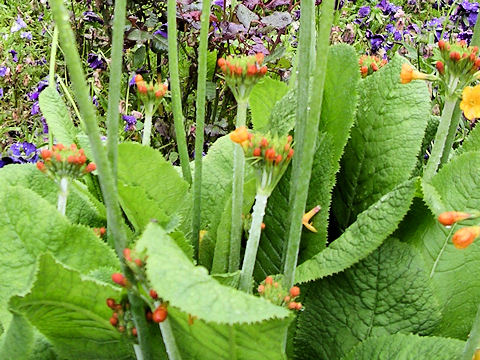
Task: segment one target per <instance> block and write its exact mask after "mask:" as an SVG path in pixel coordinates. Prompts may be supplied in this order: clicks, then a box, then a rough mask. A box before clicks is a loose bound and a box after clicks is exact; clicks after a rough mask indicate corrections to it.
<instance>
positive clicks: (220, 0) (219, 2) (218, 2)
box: [213, 0, 224, 9]
mask: <svg viewBox="0 0 480 360" xmlns="http://www.w3.org/2000/svg"><path fill="white" fill-rule="evenodd" d="M223 4H224V0H214V1H213V5H217V6H220V7H221V8H222V9H223Z"/></svg>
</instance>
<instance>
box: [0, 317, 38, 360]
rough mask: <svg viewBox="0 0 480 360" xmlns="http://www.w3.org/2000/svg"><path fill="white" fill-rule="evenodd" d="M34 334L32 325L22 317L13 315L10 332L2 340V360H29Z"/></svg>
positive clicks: (0, 340)
mask: <svg viewBox="0 0 480 360" xmlns="http://www.w3.org/2000/svg"><path fill="white" fill-rule="evenodd" d="M33 333H34V331H33V327H32V325H30V323H29V322H28V321H27V320H26V319H25V318H24V317H23V316H22V315H20V314H16V315H13V318H12V321H11V322H10V327H9V328H8V331H7V332H6V333H5V335H3V336H2V337H1V338H0V359H28V357H29V355H30V354H31V352H32V349H33V341H34V339H33Z"/></svg>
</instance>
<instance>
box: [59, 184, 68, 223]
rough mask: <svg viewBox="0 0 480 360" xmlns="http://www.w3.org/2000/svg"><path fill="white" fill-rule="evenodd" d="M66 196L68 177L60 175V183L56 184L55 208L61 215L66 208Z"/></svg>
mask: <svg viewBox="0 0 480 360" xmlns="http://www.w3.org/2000/svg"><path fill="white" fill-rule="evenodd" d="M67 197H68V178H66V177H62V178H61V179H60V184H58V202H57V210H58V211H59V212H60V214H62V215H65V209H66V208H67Z"/></svg>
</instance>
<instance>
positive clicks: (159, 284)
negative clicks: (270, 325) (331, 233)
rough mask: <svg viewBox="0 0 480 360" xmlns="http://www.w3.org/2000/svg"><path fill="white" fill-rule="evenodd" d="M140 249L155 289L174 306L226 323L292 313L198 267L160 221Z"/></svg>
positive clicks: (150, 229) (147, 233) (149, 231)
mask: <svg viewBox="0 0 480 360" xmlns="http://www.w3.org/2000/svg"><path fill="white" fill-rule="evenodd" d="M136 249H137V251H138V252H139V253H142V252H143V251H146V254H147V255H148V261H147V265H146V274H147V277H148V279H149V281H150V283H151V286H152V288H153V289H155V291H157V293H158V295H159V296H160V297H161V298H163V299H164V300H165V301H169V302H170V304H171V305H172V306H174V307H176V308H179V309H180V310H181V311H183V312H186V313H188V314H191V315H192V316H197V317H198V318H199V319H203V320H206V321H209V322H216V323H223V324H238V323H251V322H256V321H262V320H266V319H271V318H286V317H288V316H289V312H288V310H286V309H285V308H282V307H279V306H275V305H273V304H271V303H269V302H268V301H266V300H264V299H261V298H259V297H255V296H252V295H249V294H247V293H244V292H242V291H239V290H236V289H233V288H231V287H228V286H224V285H221V284H220V283H218V282H217V281H216V280H214V279H213V278H212V277H210V276H209V275H208V271H207V270H206V269H205V268H204V267H199V266H194V265H193V264H192V262H191V261H190V260H189V259H188V258H187V257H186V256H185V254H184V253H183V251H182V250H181V249H180V248H179V247H178V245H177V244H176V243H175V241H174V240H173V239H172V238H170V236H168V234H167V233H166V232H165V231H164V230H163V229H162V228H161V227H159V226H158V225H156V224H150V225H149V226H148V227H147V229H146V230H145V232H144V234H143V235H142V237H141V238H140V240H139V241H138V242H137V245H136Z"/></svg>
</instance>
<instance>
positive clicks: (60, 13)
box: [50, 0, 154, 360]
mask: <svg viewBox="0 0 480 360" xmlns="http://www.w3.org/2000/svg"><path fill="white" fill-rule="evenodd" d="M50 6H51V8H52V13H53V18H54V20H55V24H56V26H58V30H59V39H60V44H61V45H62V49H63V51H64V55H65V61H66V63H67V66H68V70H69V73H70V78H71V81H72V85H73V89H74V91H75V96H76V99H77V102H78V105H79V108H80V113H81V115H82V118H83V120H84V123H85V128H86V130H87V135H88V138H89V141H90V147H91V149H92V153H93V159H94V161H95V164H96V165H97V171H98V177H99V180H100V187H101V189H102V194H103V199H104V201H105V205H106V208H107V224H108V227H109V229H110V231H111V234H112V236H111V241H114V246H115V250H116V252H117V255H118V257H119V258H120V259H123V249H124V248H125V246H126V243H127V236H126V232H125V228H124V223H123V220H122V214H121V212H120V206H119V204H118V194H117V191H116V186H115V181H114V177H113V174H112V170H111V168H110V164H109V162H108V158H107V153H106V152H105V150H104V148H103V145H102V142H101V140H100V130H99V128H98V124H97V119H96V115H95V109H94V107H93V104H92V102H91V99H90V97H89V91H88V86H87V82H86V81H85V74H84V72H83V68H82V62H81V60H80V56H79V54H78V50H77V48H76V43H75V36H74V34H73V31H72V28H71V27H70V25H69V18H68V14H69V12H68V11H67V9H66V8H65V5H64V3H63V0H51V1H50ZM121 265H122V270H123V272H124V273H125V275H126V276H127V278H128V279H129V281H130V282H132V283H135V278H134V276H133V274H132V272H131V271H130V270H129V268H128V267H127V266H125V263H124V262H123V261H122V262H121ZM129 300H130V305H131V310H132V314H133V317H134V322H135V326H136V328H137V331H138V340H139V343H140V347H141V349H142V355H143V359H144V360H150V359H153V356H154V354H153V352H152V347H151V346H152V342H153V340H152V339H150V338H149V335H148V329H147V323H146V319H145V312H144V307H143V301H142V300H141V299H139V298H138V297H137V296H136V295H134V294H133V293H132V292H129Z"/></svg>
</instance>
